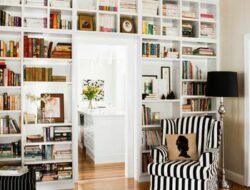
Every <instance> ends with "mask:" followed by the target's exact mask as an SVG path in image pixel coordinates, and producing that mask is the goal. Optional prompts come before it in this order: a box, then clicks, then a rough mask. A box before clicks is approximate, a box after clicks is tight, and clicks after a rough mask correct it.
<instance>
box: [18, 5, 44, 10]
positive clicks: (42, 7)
mask: <svg viewBox="0 0 250 190" xmlns="http://www.w3.org/2000/svg"><path fill="white" fill-rule="evenodd" d="M23 7H24V8H29V9H44V10H46V9H48V6H36V5H24V6H23Z"/></svg>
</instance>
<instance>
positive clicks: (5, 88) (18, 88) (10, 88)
mask: <svg viewBox="0 0 250 190" xmlns="http://www.w3.org/2000/svg"><path fill="white" fill-rule="evenodd" d="M0 89H1V90H20V89H21V86H0Z"/></svg>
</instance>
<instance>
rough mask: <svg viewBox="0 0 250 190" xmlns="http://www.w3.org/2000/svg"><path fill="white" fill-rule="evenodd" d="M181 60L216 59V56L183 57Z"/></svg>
mask: <svg viewBox="0 0 250 190" xmlns="http://www.w3.org/2000/svg"><path fill="white" fill-rule="evenodd" d="M182 58H183V59H216V58H217V57H216V56H202V55H183V56H182Z"/></svg>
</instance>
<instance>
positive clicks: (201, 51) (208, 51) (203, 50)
mask: <svg viewBox="0 0 250 190" xmlns="http://www.w3.org/2000/svg"><path fill="white" fill-rule="evenodd" d="M193 54H194V55H202V56H215V52H214V49H213V48H207V47H199V48H197V49H195V50H194V51H193Z"/></svg>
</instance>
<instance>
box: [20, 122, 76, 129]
mask: <svg viewBox="0 0 250 190" xmlns="http://www.w3.org/2000/svg"><path fill="white" fill-rule="evenodd" d="M50 126H53V127H54V126H55V127H58V126H72V123H37V124H23V127H27V128H28V127H50Z"/></svg>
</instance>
